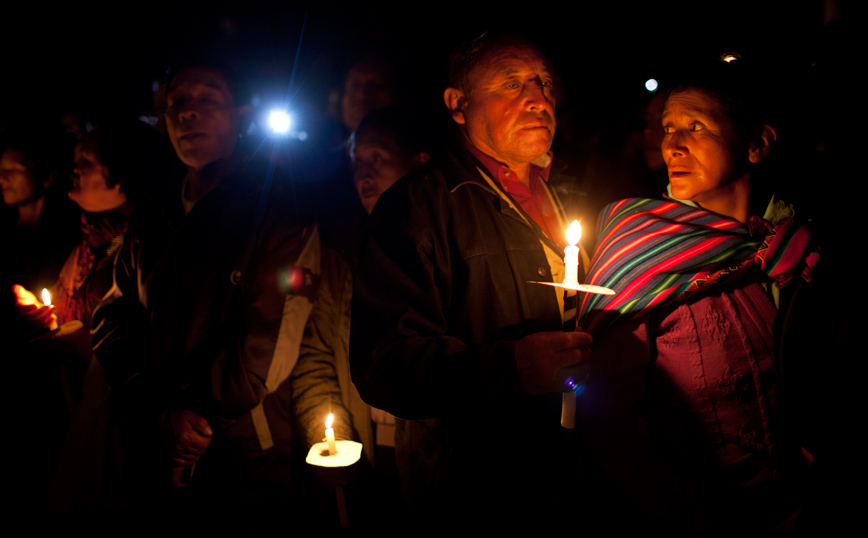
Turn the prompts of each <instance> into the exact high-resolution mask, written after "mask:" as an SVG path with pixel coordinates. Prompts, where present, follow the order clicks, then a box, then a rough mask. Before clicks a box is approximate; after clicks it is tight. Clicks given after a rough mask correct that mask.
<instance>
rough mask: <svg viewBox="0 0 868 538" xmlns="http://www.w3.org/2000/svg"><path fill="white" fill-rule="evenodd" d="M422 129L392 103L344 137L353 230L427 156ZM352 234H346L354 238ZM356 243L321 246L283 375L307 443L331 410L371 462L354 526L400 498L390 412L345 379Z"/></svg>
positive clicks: (389, 521)
mask: <svg viewBox="0 0 868 538" xmlns="http://www.w3.org/2000/svg"><path fill="white" fill-rule="evenodd" d="M425 132H426V129H425V124H423V123H422V122H421V121H420V120H419V119H418V118H416V117H415V116H414V115H413V114H412V113H410V111H408V110H407V109H405V108H402V107H398V106H389V107H385V108H382V109H380V110H375V111H373V112H371V113H369V114H368V115H366V116H365V117H364V119H363V120H362V121H361V122H360V123H359V125H358V127H357V128H356V131H355V132H354V133H353V135H352V136H351V137H350V158H351V160H352V167H353V182H354V184H355V186H356V192H358V195H359V199H360V200H361V202H362V206H363V207H364V208H365V217H363V218H360V219H358V220H357V221H355V223H354V224H355V225H354V226H353V228H355V229H356V230H357V231H361V233H364V229H365V228H366V224H367V215H370V213H371V211H373V210H374V207H375V205H376V203H377V200H379V198H380V196H381V195H382V194H383V193H384V192H385V191H386V190H387V189H389V188H390V187H391V186H392V185H394V184H395V183H396V182H397V181H398V180H400V179H401V178H402V177H404V176H405V175H407V174H408V173H410V172H411V171H412V170H414V169H415V168H416V167H418V166H419V165H421V164H422V163H424V162H426V161H428V159H429V158H430V155H429V151H430V149H429V148H430V141H428V140H427V139H426V137H425ZM348 231H349V230H348ZM359 236H360V234H358V233H357V234H354V235H353V237H354V238H356V239H357V241H358V240H360V237H359ZM360 246H361V245H360V244H359V243H358V242H356V243H355V244H352V245H347V242H346V241H341V244H340V245H324V249H323V252H322V266H321V270H322V273H321V281H320V288H319V291H318V294H317V299H316V303H315V305H314V309H313V312H311V316H310V319H309V320H308V324H307V327H306V328H305V333H304V339H303V340H302V344H301V352H300V355H299V360H298V364H296V366H295V369H294V370H293V372H292V376H291V378H292V385H293V390H292V402H293V408H294V413H295V415H296V420H297V421H298V423H299V425H300V431H302V432H307V448H310V446H311V445H313V444H314V443H318V442H320V441H321V440H322V434H323V423H324V422H325V419H326V417H327V416H328V414H330V413H333V414H334V415H335V431H336V432H337V436H338V438H339V439H340V438H344V439H357V440H359V441H361V442H362V445H363V450H364V454H365V457H366V458H367V460H368V462H369V463H370V464H372V465H374V466H375V471H376V473H375V477H373V478H370V477H367V475H365V476H363V477H362V478H361V481H362V482H361V483H359V488H360V489H359V490H358V491H359V494H358V495H356V496H352V497H351V499H352V501H353V502H351V505H352V504H357V503H360V504H361V505H362V506H364V509H362V510H357V512H356V513H357V516H356V517H354V518H353V519H354V522H355V523H354V525H356V524H359V523H358V522H359V520H360V519H361V520H362V523H361V524H362V525H370V526H372V527H374V526H381V527H382V526H394V525H398V524H399V521H401V516H400V514H401V512H400V508H399V507H396V506H391V505H390V506H389V511H390V514H389V515H388V517H383V514H384V512H383V510H382V508H383V506H386V505H389V503H390V502H397V503H400V498H399V496H398V492H399V491H400V490H399V486H398V481H397V471H396V469H395V418H394V417H393V416H392V415H391V414H389V413H387V412H385V411H382V410H380V409H376V408H371V407H370V406H368V405H367V404H366V403H364V402H363V401H362V398H361V397H360V396H359V393H358V391H357V390H356V387H355V385H353V383H352V381H351V379H350V363H349V340H350V322H351V318H352V316H351V304H352V295H353V275H354V272H355V268H356V265H357V263H358V249H359V248H360ZM341 247H344V248H341ZM371 487H373V488H376V489H375V492H376V494H375V495H373V496H372V492H371V491H369V490H368V489H365V488H371ZM393 528H394V527H393Z"/></svg>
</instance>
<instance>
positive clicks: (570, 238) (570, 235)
mask: <svg viewBox="0 0 868 538" xmlns="http://www.w3.org/2000/svg"><path fill="white" fill-rule="evenodd" d="M581 238H582V225H581V224H579V221H577V220H574V221H573V223H572V224H570V227H569V228H567V243H569V246H567V247H566V248H565V249H564V266H565V270H566V274H565V275H564V284H578V283H579V247H578V246H576V245H578V244H579V240H580V239H581Z"/></svg>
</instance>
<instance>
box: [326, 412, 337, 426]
mask: <svg viewBox="0 0 868 538" xmlns="http://www.w3.org/2000/svg"><path fill="white" fill-rule="evenodd" d="M334 420H335V416H334V415H333V414H332V413H329V416H328V418H326V428H331V427H332V422H334Z"/></svg>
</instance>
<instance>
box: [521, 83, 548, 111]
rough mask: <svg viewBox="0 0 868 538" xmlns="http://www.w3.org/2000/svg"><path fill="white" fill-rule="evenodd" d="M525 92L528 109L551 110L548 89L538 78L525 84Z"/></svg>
mask: <svg viewBox="0 0 868 538" xmlns="http://www.w3.org/2000/svg"><path fill="white" fill-rule="evenodd" d="M523 92H524V97H525V99H526V103H527V107H528V109H530V110H535V111H542V110H546V109H548V108H549V102H548V100H547V99H546V88H545V86H543V83H542V81H541V80H540V79H538V78H536V79H533V80H529V81H528V82H527V83H525V85H524V89H523Z"/></svg>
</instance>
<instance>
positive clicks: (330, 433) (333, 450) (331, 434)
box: [325, 413, 338, 456]
mask: <svg viewBox="0 0 868 538" xmlns="http://www.w3.org/2000/svg"><path fill="white" fill-rule="evenodd" d="M334 420H335V416H334V415H333V414H331V413H329V416H328V418H326V432H325V433H326V442H328V444H329V456H335V455H337V453H338V447H337V445H336V444H335V430H334V428H332V422H334Z"/></svg>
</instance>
